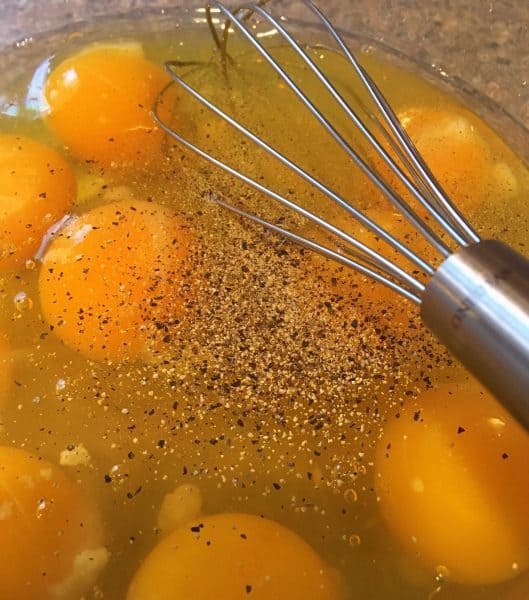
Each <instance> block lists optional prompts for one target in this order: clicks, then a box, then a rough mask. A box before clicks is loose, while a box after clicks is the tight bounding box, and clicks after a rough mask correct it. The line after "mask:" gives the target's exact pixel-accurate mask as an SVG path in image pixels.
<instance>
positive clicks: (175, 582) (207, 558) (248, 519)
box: [127, 514, 342, 600]
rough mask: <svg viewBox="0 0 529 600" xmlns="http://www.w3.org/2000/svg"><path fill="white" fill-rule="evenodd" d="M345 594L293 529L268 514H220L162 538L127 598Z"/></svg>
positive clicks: (292, 598) (318, 598)
mask: <svg viewBox="0 0 529 600" xmlns="http://www.w3.org/2000/svg"><path fill="white" fill-rule="evenodd" d="M155 597H156V598H157V600H166V599H167V600H169V599H170V600H173V599H174V598H192V599H193V600H211V598H230V600H237V599H238V598H240V599H241V600H242V599H248V598H252V599H255V600H260V599H262V600H270V599H271V598H273V599H274V600H283V599H284V600H307V599H308V598H310V599H311V600H323V599H325V600H331V599H333V600H334V599H338V598H341V597H342V596H341V594H340V593H339V591H338V586H337V583H336V582H335V575H334V573H333V571H332V570H331V569H329V567H328V566H327V565H326V564H325V563H324V562H323V561H322V560H321V558H320V557H319V556H318V555H317V554H316V553H315V552H314V550H312V548H311V547H310V546H309V545H308V544H307V543H306V542H305V541H303V540H302V539H301V538H300V537H298V536H297V535H296V534H294V533H293V532H291V531H289V530H288V529H286V528H285V527H283V526H282V525H279V524H278V523H276V522H274V521H270V520H268V519H264V518H260V517H256V516H253V515H247V514H220V515H215V516H209V517H204V518H202V519H198V520H197V521H191V522H190V523H188V524H187V525H186V526H185V527H182V528H180V529H178V530H176V531H174V532H173V533H171V534H170V535H169V536H168V537H167V538H165V539H164V540H163V541H162V542H160V543H159V544H158V545H157V546H156V547H155V548H154V550H153V551H152V552H151V553H150V554H149V555H148V556H147V558H146V559H145V561H144V562H143V564H142V565H141V567H140V569H139V571H138V572H137V573H136V575H135V577H134V579H133V581H132V583H131V585H130V588H129V592H128V595H127V600H147V598H149V599H151V598H155Z"/></svg>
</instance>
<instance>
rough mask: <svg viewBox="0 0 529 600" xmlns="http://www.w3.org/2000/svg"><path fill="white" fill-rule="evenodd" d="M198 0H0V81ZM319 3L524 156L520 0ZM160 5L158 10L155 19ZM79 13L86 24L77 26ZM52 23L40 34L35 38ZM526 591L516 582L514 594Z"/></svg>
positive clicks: (526, 41)
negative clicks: (93, 35) (435, 84)
mask: <svg viewBox="0 0 529 600" xmlns="http://www.w3.org/2000/svg"><path fill="white" fill-rule="evenodd" d="M199 4H200V2H197V1H195V0H193V1H192V2H185V1H182V0H180V1H176V2H174V1H173V2H164V1H156V2H142V1H140V0H109V1H108V2H100V1H96V2H86V1H84V0H62V1H60V0H52V1H50V2H48V3H47V6H46V12H45V14H42V4H41V3H40V2H37V1H36V0H29V1H27V2H24V3H22V4H21V3H20V2H18V0H7V1H4V3H3V16H4V18H3V20H2V22H1V23H0V39H1V40H2V42H1V45H3V46H5V47H6V50H5V52H0V68H1V72H2V79H8V80H9V79H10V78H16V77H17V71H18V69H19V67H21V68H22V70H24V71H27V70H29V69H30V68H31V64H34V66H35V67H36V66H37V65H38V61H39V57H41V56H42V54H43V53H45V51H44V49H43V46H42V45H41V44H37V46H38V49H37V50H35V49H34V44H33V41H34V40H39V39H40V40H41V43H44V44H49V46H48V48H49V51H50V52H52V51H54V50H55V49H57V48H58V47H61V46H62V45H64V44H65V43H67V42H70V41H72V40H75V39H76V38H77V37H81V38H83V39H89V36H90V32H91V31H92V30H93V26H92V25H91V24H90V23H91V22H92V21H93V20H94V19H97V23H98V25H97V26H96V29H98V30H100V29H101V28H104V27H105V21H106V19H108V16H109V15H115V14H121V15H123V17H124V19H123V20H122V21H121V23H122V24H123V27H128V28H132V30H133V29H134V22H135V20H136V21H137V20H140V19H141V21H142V25H143V27H145V21H146V20H147V19H149V18H152V19H153V20H155V21H156V23H157V24H160V23H163V26H164V28H166V30H171V28H174V27H176V26H177V24H178V22H179V20H180V19H181V17H182V9H183V10H185V11H186V13H187V15H188V16H187V17H186V19H194V20H195V21H198V22H199V21H200V20H203V19H204V16H203V13H201V12H197V11H196V10H195V9H196V7H197V6H198V5H199ZM295 8H296V2H291V3H290V4H289V14H293V12H295ZM324 8H325V9H326V12H327V13H328V14H329V16H330V17H331V19H332V20H333V21H334V22H335V23H338V24H339V25H340V27H341V28H342V29H343V30H344V31H347V32H350V33H352V34H354V36H355V38H356V39H359V40H360V41H361V43H365V44H373V45H376V46H377V47H378V48H379V49H382V51H384V50H385V51H386V52H389V53H391V54H392V55H393V57H394V58H395V59H397V60H398V61H400V62H404V63H405V64H407V65H410V64H415V65H416V67H417V66H418V67H419V68H420V69H421V71H422V72H423V73H425V74H426V75H428V74H430V75H431V76H434V75H437V76H438V77H437V80H439V77H440V78H441V80H442V79H445V80H446V83H447V85H449V87H450V89H451V90H452V91H455V92H456V93H457V94H459V95H460V96H461V97H462V98H463V100H464V101H466V102H467V104H469V105H470V106H471V107H472V108H474V109H476V110H478V112H482V114H483V115H484V116H485V118H486V120H487V121H489V122H490V123H491V124H492V125H493V126H494V125H495V126H496V128H498V129H499V128H501V130H502V132H503V134H504V137H505V138H506V140H507V141H508V142H509V143H510V144H511V145H512V146H514V147H515V148H516V149H517V150H518V151H519V152H520V153H521V154H523V155H525V156H526V157H527V156H529V151H528V149H527V140H528V139H529V132H528V131H527V129H526V127H528V126H529V86H527V85H526V80H525V76H526V75H525V74H526V73H527V72H529V56H528V55H527V47H529V33H528V29H527V26H524V25H523V23H527V22H528V21H529V6H527V5H526V4H525V3H511V2H509V0H499V1H496V2H492V1H491V2H490V3H489V4H484V3H477V2H474V3H472V2H470V3H469V2H465V1H464V0H456V1H454V2H452V3H447V2H445V1H444V0H432V1H430V2H426V3H425V2H421V1H419V0H417V1H411V0H408V1H405V2H404V1H401V2H395V1H392V0H359V1H352V0H327V1H326V2H325V6H324ZM161 13H165V14H164V16H163V18H162V19H161V20H160V15H161ZM130 19H132V20H130ZM81 21H85V22H88V24H86V23H85V24H79V25H77V23H78V22H79V23H80V22H81ZM112 27H114V25H112ZM58 28H59V31H58V33H56V34H55V35H53V36H52V37H51V38H49V40H48V39H46V38H41V37H40V36H41V34H44V33H45V32H47V31H50V30H52V29H53V30H57V29H58ZM110 30H111V29H110ZM17 40H18V41H17ZM0 100H1V89H0ZM480 107H481V108H482V110H480ZM511 115H512V116H511ZM525 583H526V582H525ZM524 585H525V584H524ZM526 591H527V588H526V587H525V588H524V589H523V590H522V592H521V593H522V594H523V593H524V592H526ZM476 594H477V592H476ZM472 597H475V598H478V597H479V598H481V597H486V598H492V596H489V595H486V596H478V595H476V596H472ZM522 597H524V596H520V598H522Z"/></svg>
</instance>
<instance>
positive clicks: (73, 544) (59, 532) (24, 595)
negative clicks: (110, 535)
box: [0, 446, 107, 600]
mask: <svg viewBox="0 0 529 600" xmlns="http://www.w3.org/2000/svg"><path fill="white" fill-rule="evenodd" d="M101 544H102V532H101V526H100V522H99V519H98V516H97V514H96V512H95V511H94V510H93V508H92V507H91V506H90V505H89V503H88V501H87V500H86V498H85V497H84V495H83V494H82V493H81V492H80V490H79V489H78V488H77V487H76V484H74V483H73V482H72V481H70V479H69V478H68V477H67V476H66V475H65V474H64V473H63V472H62V470H61V469H60V468H59V467H56V466H54V465H53V464H51V463H49V462H46V461H45V460H41V459H39V458H38V457H36V456H33V455H31V454H29V453H27V452H25V451H23V450H19V449H17V448H10V447H6V446H4V447H0V597H1V598H6V599H7V598H12V599H15V598H16V599H17V600H34V599H36V598H38V599H39V600H47V599H48V598H49V599H53V600H74V599H77V598H79V597H80V596H81V595H82V594H83V593H84V592H85V591H86V590H87V588H88V587H90V585H92V584H93V583H94V580H95V578H96V577H97V574H98V572H99V571H100V570H101V568H102V567H103V566H104V564H105V562H106V558H107V555H106V550H105V549H104V547H102V546H101Z"/></svg>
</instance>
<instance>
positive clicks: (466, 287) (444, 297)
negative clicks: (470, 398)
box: [421, 240, 529, 430]
mask: <svg viewBox="0 0 529 600" xmlns="http://www.w3.org/2000/svg"><path fill="white" fill-rule="evenodd" d="M421 316H422V319H423V321H424V323H425V325H426V326H427V327H428V328H429V329H430V330H431V331H432V332H433V333H434V334H435V335H436V336H437V338H438V339H439V340H440V341H441V342H442V343H443V344H444V345H445V346H446V347H447V348H448V349H449V350H450V351H451V352H452V353H453V354H454V356H455V357H456V358H457V359H459V360H460V361H461V362H462V363H463V364H464V365H465V366H466V367H467V369H468V370H469V371H470V372H471V373H473V374H474V375H475V376H476V377H477V378H478V379H479V380H480V381H481V382H482V383H483V384H484V385H485V386H486V387H487V388H488V389H489V390H490V391H491V392H492V393H493V394H494V395H495V396H496V397H497V398H498V400H500V401H501V402H502V404H503V405H504V406H505V407H506V408H507V409H508V410H509V411H510V412H511V413H512V414H513V415H514V417H516V418H517V419H518V421H519V422H520V423H521V424H522V425H524V426H525V427H526V428H527V429H528V430H529V261H528V260H527V259H526V258H524V257H523V256H521V255H520V254H518V253H517V252H516V251H514V250H513V249H512V248H510V247H509V246H507V245H506V244H504V243H502V242H499V241H497V240H484V241H482V242H479V243H477V244H473V245H471V246H467V247H464V248H461V249H460V250H458V251H457V252H456V253H454V254H453V255H452V256H450V257H449V258H448V259H446V260H445V261H444V263H442V264H441V266H440V267H439V269H438V270H437V271H436V273H435V274H434V276H433V277H432V279H431V281H430V283H429V284H428V286H427V288H426V291H425V293H424V296H423V301H422V305H421Z"/></svg>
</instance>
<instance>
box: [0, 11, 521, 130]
mask: <svg viewBox="0 0 529 600" xmlns="http://www.w3.org/2000/svg"><path fill="white" fill-rule="evenodd" d="M292 2H294V3H295V0H292ZM292 2H291V4H292ZM201 4H203V0H153V1H152V2H149V1H148V0H144V1H142V0H92V1H90V0H47V1H46V2H42V0H0V11H1V19H0V47H5V46H8V45H10V44H12V43H13V42H14V41H15V40H16V39H19V38H22V37H25V36H28V35H29V34H33V33H38V32H42V31H46V30H48V29H51V28H55V27H58V26H62V25H66V24H68V23H71V22H72V21H75V20H82V19H87V18H90V17H91V16H93V15H101V14H105V13H123V12H126V11H127V10H129V9H131V8H133V9H134V8H139V7H141V6H144V5H149V6H152V7H160V8H163V7H166V6H199V5H201ZM320 5H321V6H322V8H324V9H325V10H326V11H327V12H328V14H329V15H330V16H331V17H332V18H333V19H334V20H335V22H336V23H338V24H339V25H340V26H341V27H342V28H344V29H347V30H352V31H364V32H365V33H366V34H368V35H370V36H373V37H375V38H377V39H379V40H382V41H384V42H386V43H387V44H389V45H390V46H392V47H394V48H396V49H398V50H400V51H402V52H404V53H406V54H410V55H412V56H414V57H415V58H417V59H420V60H422V61H423V62H426V63H428V64H435V65H436V66H437V67H438V68H440V69H442V70H443V71H445V72H447V73H449V74H450V75H455V76H458V77H460V78H462V79H464V80H465V81H468V82H469V83H471V84H472V85H473V86H474V87H475V88H476V89H478V90H479V91H481V92H483V93H485V94H486V95H488V96H490V97H491V98H493V99H494V100H496V101H497V102H498V103H500V104H501V105H502V106H503V107H504V108H505V109H506V110H507V111H509V112H510V113H511V114H513V116H515V117H517V118H518V119H519V120H520V121H522V122H523V123H524V124H525V125H526V127H529V83H528V82H529V2H528V1H527V0H426V1H424V0H321V2H320Z"/></svg>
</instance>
